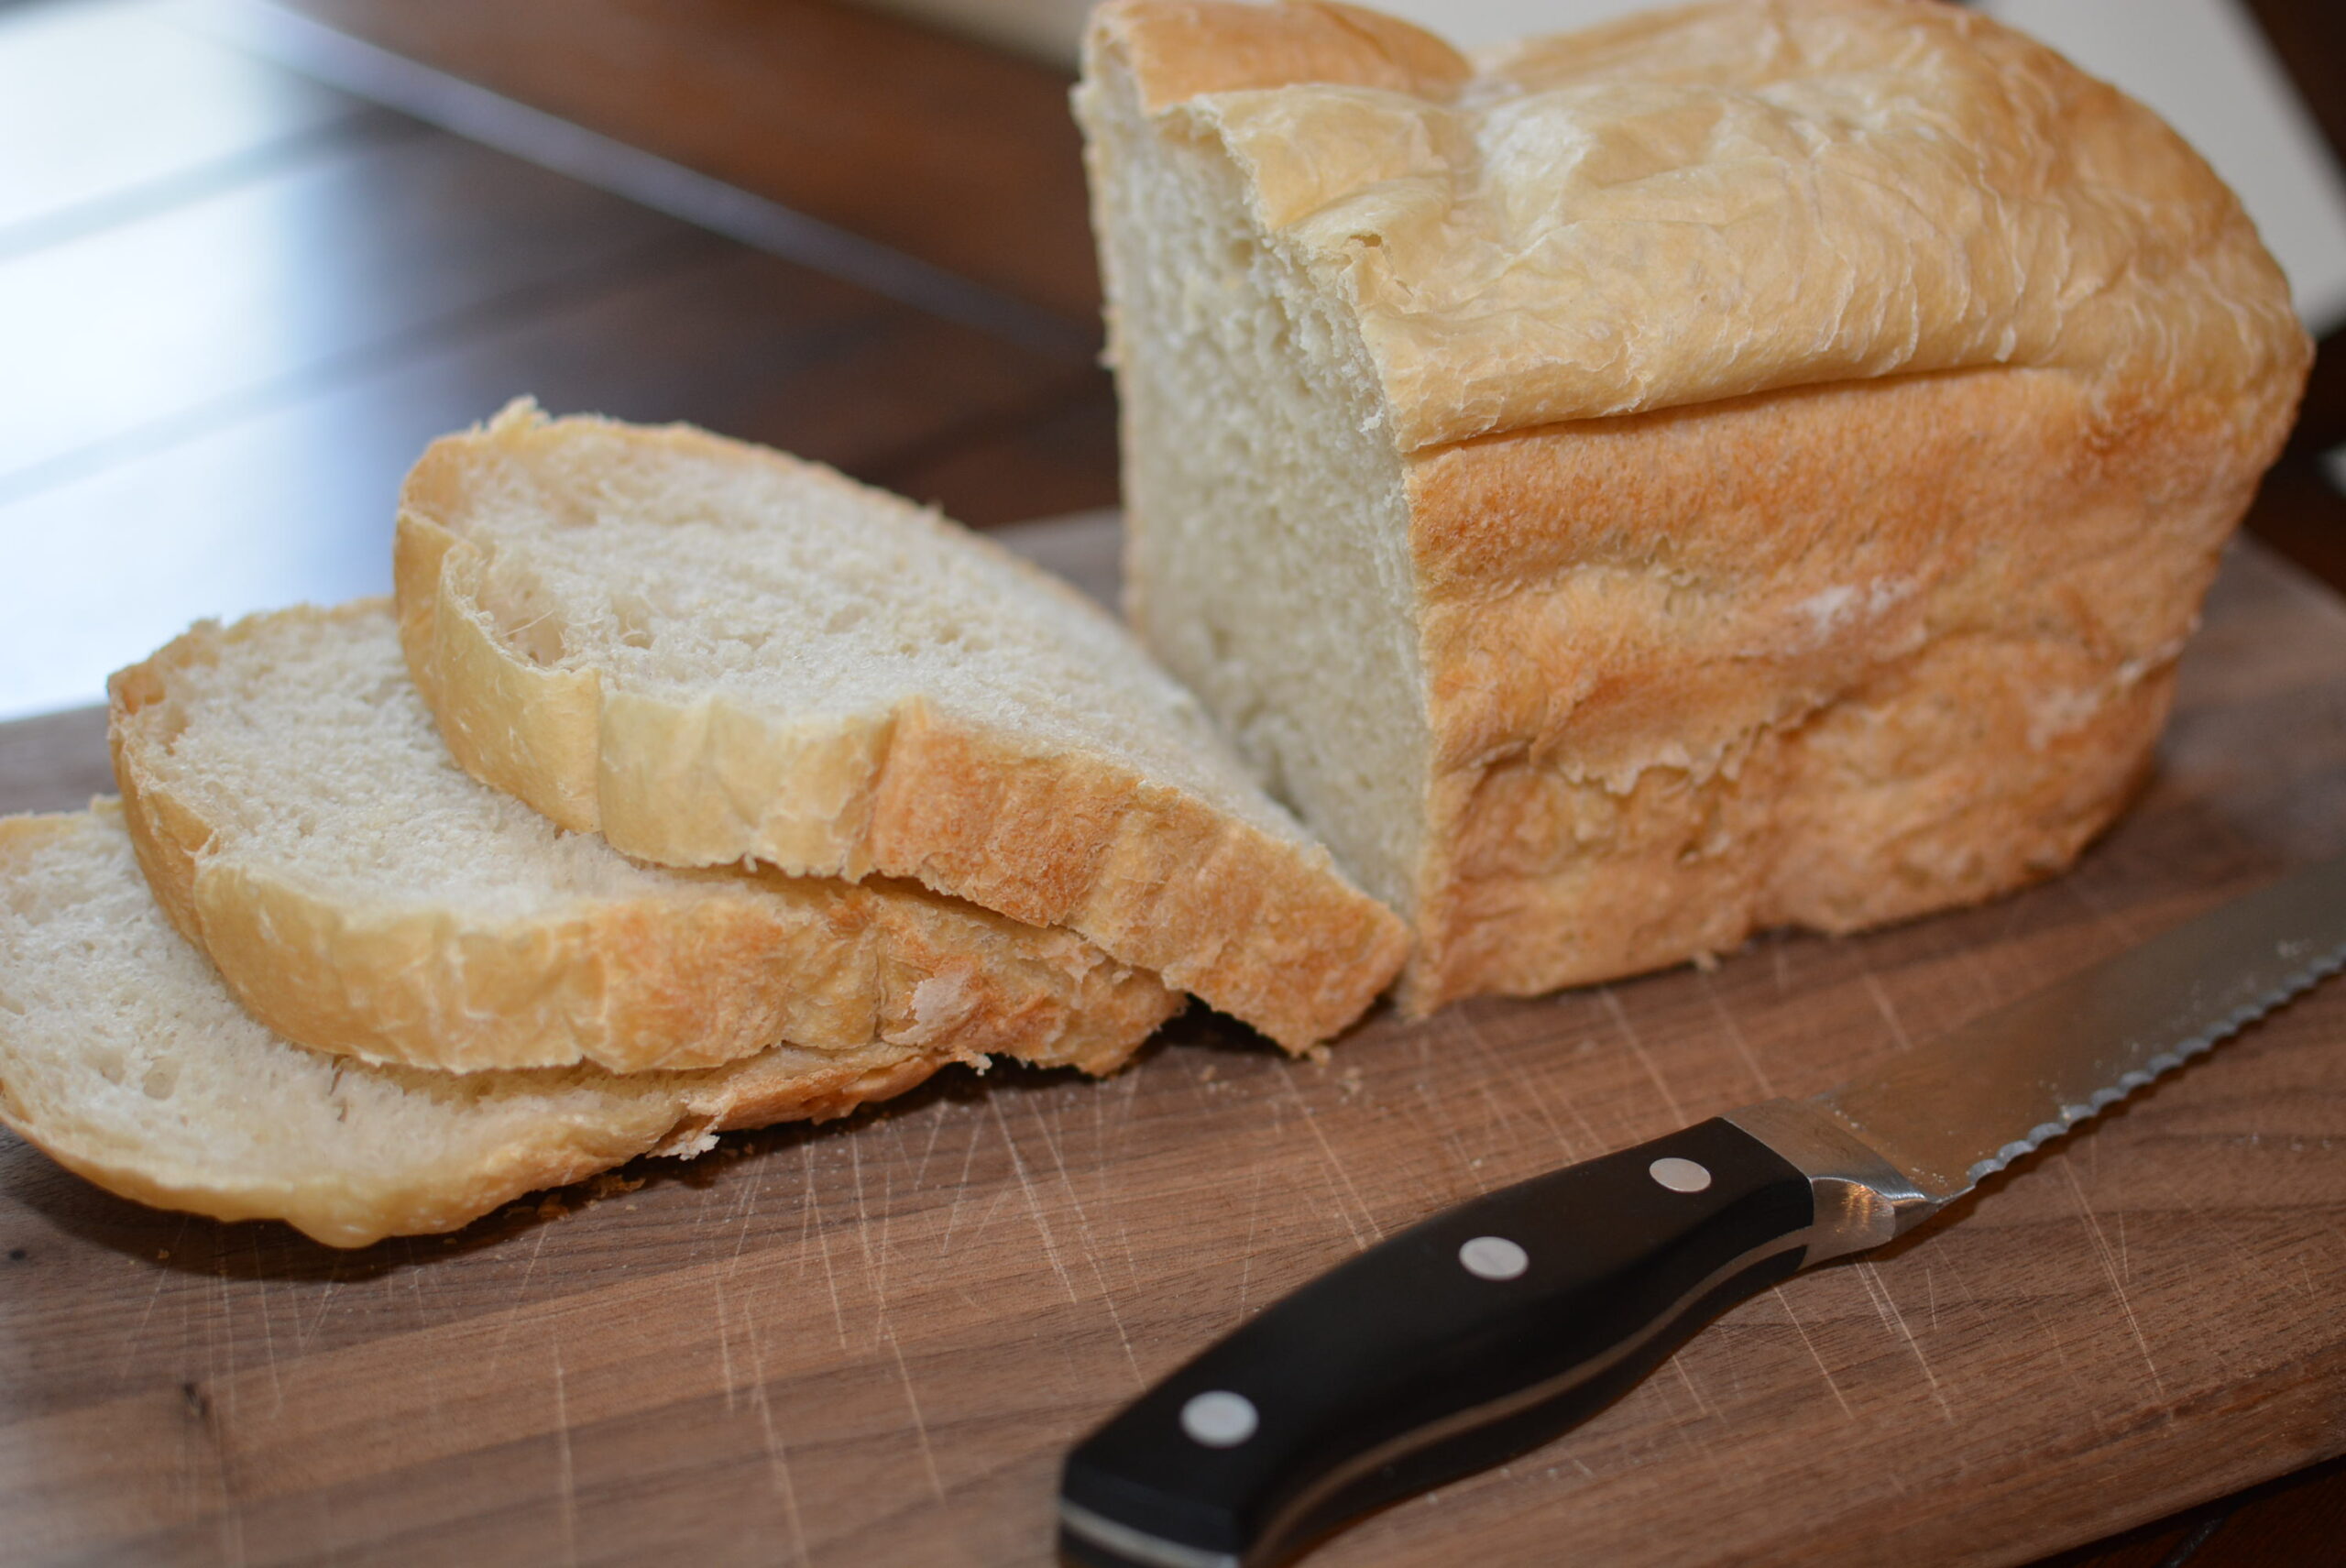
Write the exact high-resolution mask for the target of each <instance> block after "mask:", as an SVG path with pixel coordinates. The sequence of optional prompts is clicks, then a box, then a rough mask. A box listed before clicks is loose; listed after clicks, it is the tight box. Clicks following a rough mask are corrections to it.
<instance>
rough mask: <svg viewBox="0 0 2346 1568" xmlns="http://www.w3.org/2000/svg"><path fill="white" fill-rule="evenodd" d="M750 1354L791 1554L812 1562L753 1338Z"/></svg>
mask: <svg viewBox="0 0 2346 1568" xmlns="http://www.w3.org/2000/svg"><path fill="white" fill-rule="evenodd" d="M750 1343H751V1354H752V1356H753V1357H755V1364H756V1367H757V1375H758V1382H757V1387H755V1388H754V1389H753V1390H752V1391H751V1396H750V1397H751V1399H753V1400H754V1401H755V1402H756V1404H757V1407H758V1427H759V1430H760V1431H762V1432H764V1434H765V1440H766V1469H767V1470H768V1471H769V1472H770V1473H771V1474H772V1475H773V1484H774V1490H775V1491H777V1492H779V1493H780V1494H781V1495H782V1514H783V1519H784V1520H785V1521H786V1522H787V1523H788V1524H789V1526H790V1550H791V1554H792V1555H793V1556H794V1557H795V1559H796V1560H797V1561H799V1562H801V1563H806V1562H808V1561H810V1558H809V1556H808V1553H807V1551H806V1523H805V1521H804V1520H802V1519H800V1518H799V1517H798V1487H797V1486H796V1484H795V1483H794V1482H793V1481H792V1480H791V1477H790V1458H789V1454H788V1453H787V1452H786V1450H785V1448H784V1443H783V1441H782V1434H781V1433H780V1432H778V1431H775V1430H774V1425H773V1403H772V1401H770V1400H769V1399H767V1398H766V1380H765V1359H764V1356H763V1355H762V1354H761V1353H759V1352H758V1351H757V1349H756V1345H757V1340H756V1337H755V1336H754V1335H752V1336H751V1342H750Z"/></svg>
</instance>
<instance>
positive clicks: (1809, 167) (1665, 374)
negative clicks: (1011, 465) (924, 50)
mask: <svg viewBox="0 0 2346 1568" xmlns="http://www.w3.org/2000/svg"><path fill="white" fill-rule="evenodd" d="M1077 105H1078V113H1079V116H1080V119H1081V120H1082V122H1083V125H1084V127H1085V132H1086V138H1087V155H1086V156H1087V159H1088V163H1089V168H1090V172H1091V185H1092V198H1093V209H1092V210H1093V219H1094V222H1093V227H1094V230H1095V232H1096V233H1097V234H1098V235H1099V236H1100V239H1101V247H1102V267H1103V270H1104V272H1105V276H1106V284H1107V293H1108V298H1109V320H1110V325H1111V344H1110V351H1111V356H1112V357H1113V362H1114V365H1115V368H1116V375H1117V385H1118V390H1119V396H1120V401H1121V404H1122V413H1123V421H1124V427H1123V428H1124V487H1125V501H1126V522H1127V530H1128V534H1127V554H1126V581H1127V592H1128V595H1129V598H1128V606H1127V608H1128V610H1129V613H1130V614H1131V616H1132V618H1133V620H1134V622H1135V628H1136V630H1139V631H1140V633H1141V635H1142V637H1143V639H1144V640H1145V641H1146V642H1147V643H1148V645H1149V647H1150V648H1151V650H1152V651H1153V652H1156V654H1157V656H1158V657H1159V658H1160V659H1162V660H1163V661H1164V662H1165V663H1166V664H1167V665H1168V667H1170V668H1171V669H1172V670H1173V671H1174V672H1175V673H1176V674H1178V675H1179V676H1180V677H1181V678H1182V679H1183V680H1184V681H1185V682H1187V683H1188V684H1189V686H1190V687H1191V689H1193V690H1195V691H1196V692H1197V693H1198V694H1199V695H1200V697H1201V699H1202V700H1203V701H1204V702H1205V704H1206V706H1207V707H1209V708H1210V709H1211V711H1212V712H1213V714H1214V715H1215V717H1216V718H1218V719H1220V720H1221V722H1222V725H1223V726H1224V728H1225V729H1227V730H1228V731H1229V732H1230V734H1231V735H1232V737H1233V739H1234V740H1235V741H1236V742H1237V744H1238V746H1239V749H1240V750H1241V751H1242V752H1243V753H1244V755H1245V756H1246V758H1247V760H1248V761H1249V762H1250V763H1251V764H1252V765H1253V766H1254V767H1255V769H1256V771H1257V773H1258V775H1259V776H1260V777H1262V778H1263V779H1264V780H1265V781H1266V784H1268V786H1269V787H1270V788H1271V789H1272V791H1273V792H1274V793H1275V794H1277V795H1280V796H1281V797H1282V798H1283V799H1285V800H1286V801H1288V803H1289V804H1290V805H1292V806H1295V807H1296V808H1297V809H1298V811H1299V813H1300V814H1301V816H1302V817H1303V819H1304V821H1305V822H1306V823H1307V824H1309V825H1310V827H1311V828H1312V829H1313V830H1314V831H1315V832H1317V833H1318V834H1319V835H1320V836H1321V838H1322V839H1325V840H1326V841H1327V842H1328V843H1329V845H1330V846H1331V847H1332V849H1333V850H1335V852H1336V855H1337V858H1338V860H1339V861H1341V862H1342V863H1343V865H1344V866H1345V868H1346V869H1347V870H1349V871H1350V872H1352V873H1353V874H1354V876H1356V877H1357V878H1359V879H1360V881H1361V883H1362V884H1363V885H1364V886H1365V887H1366V888H1367V889H1368V890H1369V891H1370V892H1372V893H1374V894H1376V895H1377V896H1378V897H1380V898H1382V899H1383V900H1385V901H1386V902H1387V903H1388V904H1390V905H1393V906H1394V907H1396V908H1398V909H1399V910H1401V911H1403V912H1404V914H1405V915H1406V916H1408V917H1409V920H1410V922H1411V924H1412V925H1413V927H1415V930H1416V934H1417V938H1418V942H1417V948H1416V950H1415V952H1414V954H1413V956H1412V959H1411V962H1410V967H1409V973H1408V974H1407V975H1406V976H1405V978H1404V981H1403V985H1402V992H1401V996H1402V1001H1403V1003H1404V1004H1405V1006H1408V1007H1411V1008H1414V1009H1415V1010H1419V1011H1423V1010H1426V1009H1430V1008H1431V1007H1434V1006H1436V1005H1438V1004H1440V1003H1442V1002H1444V1001H1447V1000H1449V999H1451V998H1453V997H1459V996H1464V995H1469V994H1473V993H1475V992H1519V993H1526V992H1541V991H1546V990H1549V989H1551V988H1553V987H1557V986H1561V985H1567V984H1573V983H1580V982H1585V981H1598V980H1603V979H1606V978H1608V977H1612V976H1616V975H1620V974H1625V973H1629V972H1633V971H1636V970H1643V969H1649V968H1652V967H1655V966H1659V965H1663V964H1668V963H1672V962H1675V961H1678V960H1681V959H1686V958H1689V957H1693V956H1697V955H1700V954H1702V953H1705V951H1716V950H1720V949H1724V948H1729V947H1732V946H1734V945H1735V944H1736V943H1738V941H1740V940H1742V939H1743V938H1744V937H1745V935H1746V934H1747V933H1749V932H1750V931H1751V930H1753V929H1755V928H1758V927H1770V926H1779V925H1788V924H1790V925H1801V926H1808V927H1822V928H1825V929H1827V930H1836V931H1841V930H1849V929H1852V928H1855V927H1862V926H1866V925H1869V924H1872V923H1875V922H1878V921H1884V920H1890V919H1894V918H1898V917H1901V916H1910V915H1914V914H1918V913H1921V912H1923V911H1925V910H1929V909H1934V908H1938V907H1941V906H1944V905H1953V904H1959V903H1963V902H1966V901H1968V900H1974V899H1979V898H1982V897H1985V896H1987V895H1989V894H1994V893H1997V892H1999V891H2001V890H2003V889H2007V888H2011V887H2013V886H2015V885H2017V884H2019V883H2024V882H2027V881H2029V880H2031V879H2033V878H2035V877H2038V876H2042V875H2045V874H2046V873H2047V872H2052V871H2054V870H2055V869H2057V868H2059V867H2061V866H2062V865H2064V864H2066V862H2067V861H2069V859H2070V858H2071V857H2072V856H2073V855H2074V854H2075V853H2076V852H2077V850H2078V848H2079V847H2080V846H2081V845H2082V844H2083V843H2084V842H2085V841H2086V840H2087V839H2088V838H2090V837H2091V836H2092V835H2093V834H2094V833H2095V832H2097V831H2098V830H2099V828H2102V827H2103V826H2104V825H2105V824H2106V823H2108V822H2109V821H2110V818H2111V817H2112V816H2113V815H2114V814H2115V813H2116V812H2117V811H2118V810H2119V809H2120V808H2121V806H2122V805H2123V803H2124V802H2125V800H2126V799H2127V798H2128V795H2129V793H2130V791H2131V790H2132V788H2133V786H2134V784H2136V782H2137V781H2138V780H2139V779H2140V778H2141V777H2142V776H2143V772H2144V770H2145V768H2146V767H2147V766H2148V764H2149V761H2150V756H2151V749H2152V745H2153V742H2154V739H2155V737H2156V736H2157V734H2158V731H2159V729H2160V726H2161V723H2162V721H2163V719H2164V717H2165V713H2166V710H2167V705H2168V696H2169V693H2170V691H2171V689H2172V682H2173V674H2174V669H2175V661H2176V654H2177V652H2179V650H2180V649H2181V648H2182V646H2183V642H2184V640H2185V638H2186V637H2187V634H2188V633H2189V631H2190V630H2191V628H2192V626H2193V624H2194V621H2195V618H2196V616H2197V614H2198V606H2199V602H2200V598H2201V596H2202V594H2203V592H2204V590H2205V589H2206V587H2208V584H2209V580H2210V578H2211V576H2212V575H2213V573H2214V571H2215V567H2216V562H2217V555H2218V552H2219V551H2220V548H2221V546H2222V543H2223V542H2224V539H2225V537H2226V536H2227V535H2228V533H2229V532H2231V528H2232V526H2233V525H2234V523H2235V522H2237V521H2238V520H2239V518H2240V516H2241V513H2242V510H2243V509H2244V508H2245V506H2246V504H2247V502H2248V500H2249V499H2250V497H2251V495H2252V494H2253V491H2254V488H2255V486H2256V482H2257V478H2258V476H2259V475H2260V474H2261V472H2262V471H2263V470H2264V467H2265V466H2267V465H2268V464H2269V463H2270V462H2271V461H2272V459H2273V457H2274V456H2275V454H2276V453H2277V452H2278V450H2279V448H2280V444H2281V442H2282V439H2283V437H2284V435H2285V433H2286V430H2287V427H2288V424H2289V421H2290V418H2291V412H2292V410H2293V408H2294V406H2295V403H2296V400H2297V396H2298V392H2299V389H2300V388H2301V386H2302V384H2303V380H2304V377H2305V373H2306V367H2307V364H2308V344H2307V341H2306V338H2305V334H2304V333H2303V331H2302V330H2301V329H2300V328H2299V326H2298V324H2297V319H2296V316H2295V314H2294V313H2293V312H2292V311H2291V308H2290V302H2289V292H2288V288H2287V285H2286V282H2285V280H2283V279H2282V277H2281V274H2280V272H2279V270H2278V269H2276V268H2275V265H2274V264H2273V261H2272V259H2271V258H2269V257H2268V256H2267V255H2266V254H2265V253H2264V248H2263V247H2261V246H2260V245H2259V244H2258V242H2257V238H2256V235H2255V233H2254V231H2253V228H2252V227H2251V226H2250V225H2249V222H2248V220H2247V218H2246V217H2245V216H2243V215H2242V212H2241V209H2240V205H2239V203H2238V202H2237V201H2235V200H2234V199H2233V197H2232V195H2231V192H2229V191H2227V190H2225V188H2224V187H2223V185H2222V184H2221V183H2220V182H2219V181H2218V180H2217V179H2216V177H2215V176H2214V175H2213V174H2212V173H2210V172H2209V170H2208V168H2207V166H2206V165H2205V164H2203V163H2202V162H2201V161H2200V160H2199V159H2198V157H2196V156H2195V155H2194V154H2193V153H2192V152H2191V150H2190V149H2189V148H2187V147H2186V146H2185V145H2184V144H2183V142H2182V141H2181V140H2180V139H2179V138H2178V137H2176V135H2175V134H2174V133H2173V132H2172V131H2170V130H2168V129H2167V128H2166V127H2165V126H2163V125H2161V124H2160V123H2159V122H2158V120H2157V119H2156V118H2155V117H2154V116H2153V115H2151V114H2150V113H2149V112H2148V111H2146V110H2144V109H2143V108H2142V107H2141V106H2140V105H2139V104H2134V103H2132V102H2131V101H2130V100H2128V99H2127V98H2125V97H2124V96H2123V95H2121V93H2117V92H2115V91H2114V90H2112V89H2111V88H2110V87H2108V86H2106V85H2104V84H2103V83H2100V82H2095V81H2092V80H2091V79H2089V78H2088V77H2086V76H2084V75H2083V74H2081V73H2080V72H2078V71H2076V70H2075V69H2074V68H2072V67H2071V66H2070V65H2068V64H2067V63H2066V61H2064V60H2061V59H2060V58H2058V57H2057V56H2055V54H2053V53H2052V52H2051V51H2049V50H2047V49H2043V48H2041V47H2039V46H2038V45H2036V44H2034V43H2033V42H2031V41H2030V40H2028V39H2026V38H2023V37H2021V36H2020V35H2019V34H2017V33H2014V32H2012V31H2011V30H2009V29H2006V28H2004V27H1999V26H1998V25H1996V24H1995V23H1993V22H1991V21H1990V20H1988V19H1987V18H1986V17H1983V16H1979V15H1977V14H1976V13H1973V12H1969V11H1966V10H1963V9H1961V8H1958V7H1956V6H1951V5H1940V4H1936V3H1935V0H1913V3H1910V0H1739V3H1736V4H1727V5H1696V6H1689V7H1684V8H1680V9H1672V10H1666V11H1660V12H1655V13H1651V14H1649V15H1644V16H1631V17H1628V18H1625V19H1623V20H1621V21H1619V22H1617V23H1614V24H1611V25H1609V26H1606V27H1597V28H1595V29H1592V30H1590V31H1587V32H1584V33H1577V34H1572V35H1567V36H1563V37H1559V38H1535V39H1530V40H1527V41H1525V42H1522V43H1518V44H1514V45H1510V46H1506V47H1502V48H1498V49H1489V50H1485V51H1483V52H1481V53H1479V54H1477V55H1474V56H1472V57H1469V56H1464V55H1461V54H1460V53H1458V52H1457V51H1456V50H1454V49H1451V48H1450V47H1449V46H1448V45H1446V44H1444V43H1442V41H1441V40H1440V39H1438V38H1433V37H1431V36H1430V35H1428V34H1426V33H1423V32H1421V31H1420V30H1418V29H1417V28H1415V27H1409V26H1407V25H1406V24H1403V23H1400V22H1398V21H1395V20H1392V19H1390V18H1387V17H1384V16H1376V15H1375V14H1373V13H1370V12H1366V11H1364V10H1360V9H1357V8H1354V7H1351V6H1345V5H1310V4H1289V5H1239V4H1226V3H1222V0H1109V3H1108V4H1105V5H1101V6H1100V7H1099V8H1098V9H1097V10H1095V11H1094V12H1093V13H1092V19H1091V27H1090V32H1089V36H1088V41H1087V43H1086V46H1085V65H1084V82H1083V84H1082V86H1081V87H1080V90H1079V92H1078V94H1077Z"/></svg>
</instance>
